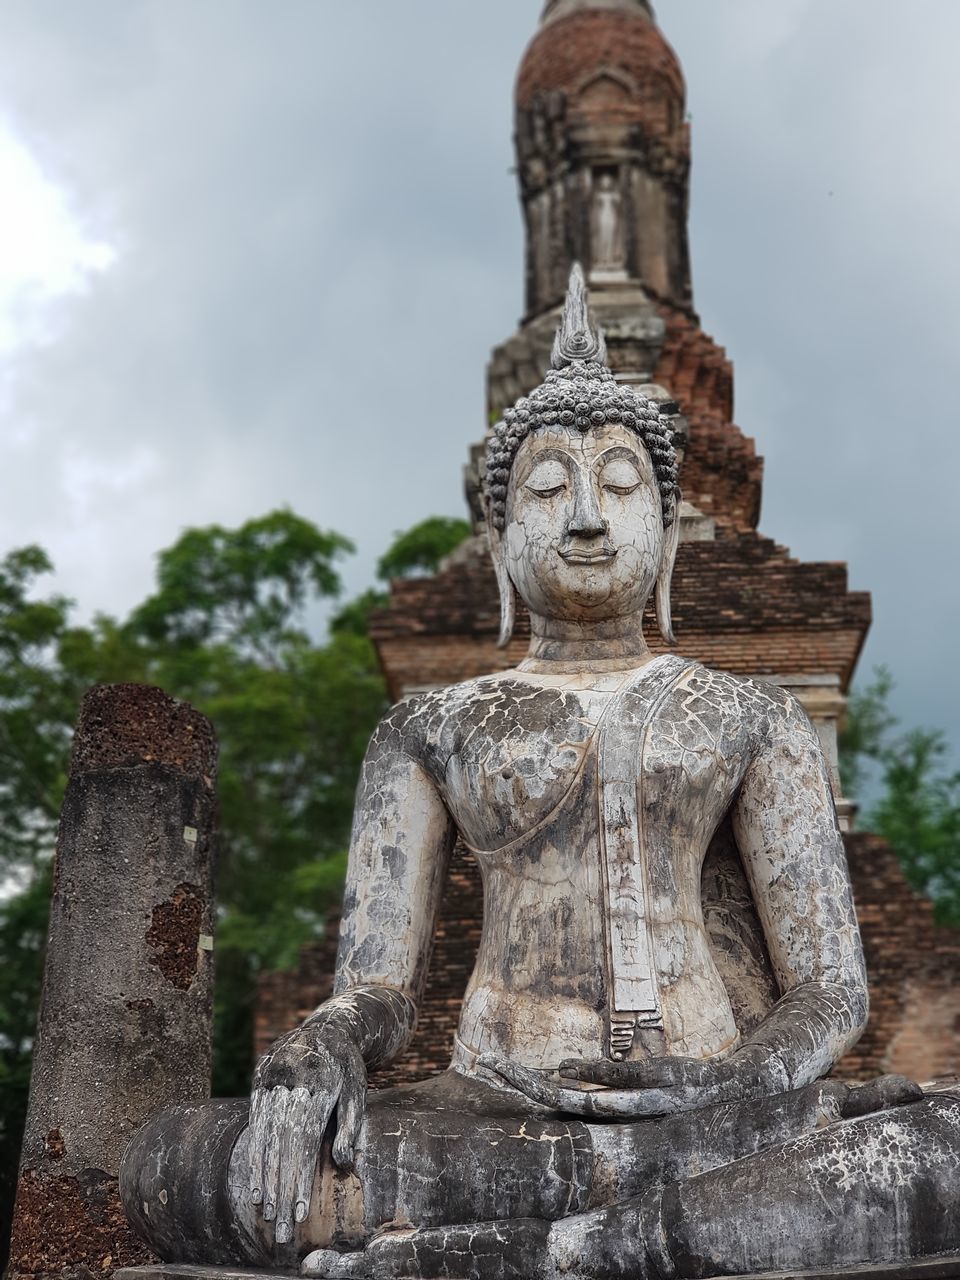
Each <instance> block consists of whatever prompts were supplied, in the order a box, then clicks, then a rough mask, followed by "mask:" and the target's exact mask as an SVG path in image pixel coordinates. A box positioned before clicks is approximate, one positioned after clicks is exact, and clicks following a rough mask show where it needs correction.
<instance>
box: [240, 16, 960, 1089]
mask: <svg viewBox="0 0 960 1280" xmlns="http://www.w3.org/2000/svg"><path fill="white" fill-rule="evenodd" d="M515 140H516V150H517V171H518V175H519V184H520V198H521V204H522V209H523V215H524V221H525V226H526V315H525V318H524V319H523V321H522V322H521V325H520V327H519V329H518V331H517V332H516V333H515V334H514V335H513V336H512V337H510V338H508V339H507V341H506V342H504V343H502V344H501V345H500V346H499V347H497V348H496V349H495V351H494V352H493V356H492V359H491V361H490V365H489V369H488V382H487V394H488V405H487V409H488V419H487V420H488V421H492V420H493V419H494V418H496V417H499V415H500V413H501V412H502V410H503V409H504V408H506V407H507V406H508V405H510V404H512V403H513V402H514V401H515V400H517V399H518V398H519V397H520V396H522V395H524V394H526V393H528V392H529V391H531V390H532V389H533V388H534V387H535V386H537V385H538V384H539V383H540V382H541V380H542V377H543V373H544V371H545V369H546V368H547V367H548V365H549V354H550V347H551V344H552V341H553V335H554V332H555V330H556V328H557V324H558V322H559V316H560V309H561V304H562V300H563V296H564V291H565V288H566V282H567V278H568V275H569V270H570V265H571V263H572V262H574V261H579V262H581V263H582V264H583V265H584V268H585V269H586V271H587V273H588V278H589V282H590V301H591V307H592V311H593V313H594V316H595V319H596V320H597V322H598V323H599V324H600V325H601V326H602V327H603V329H604V330H605V333H606V337H607V343H608V348H609V353H610V366H611V368H612V369H613V371H614V373H615V374H616V375H617V377H618V379H619V380H621V381H623V382H625V383H629V384H633V385H636V386H638V387H642V388H643V389H644V392H645V394H647V395H652V396H655V397H656V398H658V399H659V400H661V401H662V402H664V410H665V411H666V412H670V413H672V414H673V415H674V423H675V427H676V429H677V432H678V436H679V438H680V439H681V440H682V441H683V442H685V447H684V460H683V465H682V468H681V486H682V489H683V494H684V499H685V503H684V508H683V523H682V535H681V536H682V545H681V547H680V551H679V554H678V560H677V569H676V573H675V576H674V587H673V617H674V625H675V629H676V633H677V641H678V642H677V646H676V649H677V650H678V651H679V652H680V653H682V654H684V655H686V656H689V657H691V658H695V659H697V660H698V661H700V662H702V663H704V664H706V665H707V666H712V667H717V668H720V669H724V670H727V671H731V672H735V673H737V674H741V675H748V676H757V677H759V678H761V679H763V680H767V681H771V682H773V683H776V684H779V685H783V686H785V687H788V688H789V689H791V691H792V692H793V693H795V694H796V695H797V696H798V697H799V698H800V699H801V701H802V702H803V703H804V705H805V706H806V708H807V710H808V712H809V714H810V716H811V718H812V719H813V721H814V723H815V724H816V726H817V728H818V730H819V732H820V735H821V737H822V740H823V745H824V748H825V752H826V755H827V759H828V760H829V761H830V762H831V765H832V767H833V772H834V782H835V789H836V793H837V802H838V810H839V812H840V816H841V822H842V824H843V825H844V827H845V828H849V827H850V825H851V821H852V812H853V810H852V806H851V805H850V804H849V802H848V801H847V800H846V799H845V798H844V797H843V796H842V795H841V793H840V781H839V774H838V773H837V770H836V762H837V731H838V725H839V724H840V723H841V722H842V717H843V714H844V709H845V706H846V695H847V691H848V689H849V685H850V681H851V679H852V677H853V673H854V670H855V667H856V664H857V660H858V658H859V655H860V652H861V650H862V647H863V643H864V640H865V637H866V633H867V629H868V627H869V624H870V598H869V596H868V595H867V594H865V593H863V592H851V591H850V590H849V589H848V585H847V572H846V566H845V565H844V564H842V563H839V562H831V563H820V564H804V563H801V562H799V561H797V560H795V559H793V558H792V557H791V556H790V553H789V551H788V550H787V549H786V548H784V547H782V546H780V545H778V544H777V543H776V542H774V541H772V540H771V539H770V538H767V537H764V536H762V535H761V534H760V533H759V532H758V529H757V526H758V522H759V518H760V505H761V489H762V480H763V460H762V459H761V458H760V457H758V455H757V453H756V449H755V446H754V442H753V440H751V439H750V438H748V437H747V436H745V435H744V434H743V432H742V431H741V430H740V428H739V427H737V426H736V425H734V423H733V420H732V416H733V369H732V366H731V363H730V361H729V360H728V358H727V356H726V353H725V352H724V350H723V348H722V347H720V346H718V345H717V343H716V342H715V341H714V340H713V339H712V338H711V337H709V336H708V335H707V334H706V333H704V331H703V329H702V328H701V325H700V321H699V318H698V316H697V313H696V311H695V309H694V306H693V290H692V285H691V277H690V256H689V248H688V237H687V214H688V206H689V181H690V129H689V125H688V123H687V118H686V107H685V87H684V80H683V74H682V70H681V67H680V63H679V61H678V59H677V56H676V54H675V53H674V51H673V49H672V48H671V47H670V45H669V44H668V43H667V41H666V39H665V38H664V36H663V34H662V33H661V31H660V30H659V28H658V26H657V25H656V21H655V18H654V15H653V11H652V8H651V6H650V5H649V4H648V3H646V2H645V0H550V2H549V3H548V4H547V5H546V7H545V10H544V13H543V16H542V18H541V21H540V27H539V30H538V32H537V33H536V35H535V37H534V39H533V41H532V42H531V44H530V45H529V47H528V49H527V51H526V53H525V55H524V57H523V61H522V63H521V66H520V71H519V75H518V79H517V88H516V135H515ZM482 447H483V446H482V442H481V443H478V444H476V445H475V446H474V448H473V450H472V453H471V460H470V463H469V464H468V466H467V472H466V491H467V500H468V503H469V506H470V509H471V512H472V516H473V519H474V524H475V530H476V532H475V536H474V537H473V538H472V539H470V540H469V541H468V542H467V543H465V544H464V545H463V546H462V547H461V548H460V549H458V551H457V552H455V553H454V555H453V556H452V557H450V559H449V561H448V562H447V563H446V565H445V566H444V567H443V568H442V569H441V571H440V572H439V573H438V574H437V575H436V576H433V577H427V578H417V579H411V580H406V581H400V582H396V583H394V584H393V588H392V591H391V598H390V604H389V606H388V607H387V608H386V609H385V610H383V611H382V612H381V613H379V614H377V615H375V617H374V621H373V626H372V637H373V639H374V641H375V643H376V646H377V649H378V651H379V655H380V659H381V662H382V664H383V669H384V672H385V674H386V677H387V681H388V684H389V688H390V692H391V695H392V696H393V697H394V698H401V697H404V696H408V695H409V694H411V693H414V692H417V691H419V690H424V689H429V688H435V687H437V686H441V685H446V684H450V683H454V682H456V681H461V680H467V679H471V678H473V677H475V676H480V675H484V674H487V673H489V672H492V671H495V670H498V669H503V668H506V667H510V666H513V665H515V664H516V663H517V662H518V661H519V660H520V659H521V658H522V657H523V656H524V654H525V651H526V647H527V643H528V638H529V630H528V627H527V626H526V622H525V619H524V618H522V617H521V618H520V619H519V622H518V626H517V628H516V632H515V636H514V639H513V641H512V642H511V644H510V646H509V648H508V649H506V650H501V649H498V648H497V647H496V642H497V634H498V626H499V606H498V598H497V588H496V583H495V580H494V574H493V568H492V565H491V563H490V559H489V554H488V552H487V547H486V540H485V535H484V532H483V522H482V515H481V511H480V508H479V501H478V487H479V486H478V459H479V456H480V453H481V450H482ZM651 621H652V620H651ZM648 637H649V639H650V643H651V647H652V648H653V649H654V650H655V651H658V650H659V648H660V647H661V642H660V640H659V636H658V634H657V630H656V627H655V626H654V625H651V626H650V627H649V628H648ZM847 846H848V855H849V858H850V864H851V871H852V875H853V880H854V886H855V890H856V893H857V903H858V911H859V914H860V920H861V926H862V929H863V933H864V942H865V946H866V950H867V960H868V964H869V966H870V974H871V994H872V1005H873V1013H872V1018H871V1023H870V1027H869V1029H868V1031H867V1034H866V1036H865V1037H864V1039H863V1040H862V1042H861V1044H860V1045H859V1046H858V1048H857V1050H856V1051H855V1052H854V1053H853V1054H852V1055H850V1057H849V1058H848V1059H846V1060H845V1061H844V1063H843V1064H841V1068H840V1074H844V1075H848V1076H861V1077H862V1076H866V1075H869V1074H879V1073H881V1072H883V1071H894V1070H895V1071H902V1072H903V1073H905V1074H908V1075H913V1076H914V1077H917V1078H922V1079H931V1078H934V1077H938V1076H946V1075H950V1074H953V1073H956V1072H957V1071H958V1069H960V1033H958V1027H960V993H958V988H957V985H956V976H957V972H958V966H960V935H957V934H954V933H952V932H948V931H946V930H941V929H937V928H936V927H935V926H934V923H933V912H932V907H931V906H930V904H929V903H927V902H925V901H923V900H921V899H919V898H918V897H917V896H916V895H915V894H913V893H912V892H911V890H910V889H909V888H908V886H907V884H906V882H905V880H904V879H903V876H902V874H901V872H900V870H899V868H898V865H897V862H896V858H895V857H894V855H893V853H892V851H891V850H890V849H889V848H888V847H886V846H885V845H884V844H883V843H882V842H881V841H878V840H877V839H875V838H874V837H871V836H867V835H862V834H848V836H847ZM481 910H482V894H481V888H480V883H479V875H478V872H477V869H476V866H475V864H474V863H473V861H472V859H470V858H469V857H468V855H467V854H466V853H465V851H463V850H462V849H459V850H458V851H457V853H456V854H455V856H454V861H453V865H452V868H451V873H450V881H449V885H448V892H447V894H446V898H445V902H444V907H443V912H442V918H441V920H440V923H439V927H438V934H437V943H436V948H435V954H434V960H433V966H432V970H431V978H430V983H429V990H428V995H427V1001H426V1007H425V1008H424V1010H423V1014H422V1018H421V1024H420V1029H419V1031H418V1033H417V1037H416V1040H415V1042H414V1044H413V1046H412V1047H411V1049H410V1051H409V1052H408V1053H407V1054H406V1055H405V1057H404V1058H403V1059H402V1060H401V1061H400V1062H398V1063H396V1064H395V1065H394V1067H393V1068H392V1069H391V1070H390V1071H389V1072H385V1073H381V1076H380V1077H378V1078H375V1079H374V1080H373V1081H372V1083H373V1084H374V1085H376V1084H387V1083H396V1082H401V1081H408V1080H414V1079H418V1078H422V1077H423V1076H424V1075H426V1074H430V1073H432V1072H435V1071H438V1070H442V1069H443V1068H444V1067H445V1066H446V1065H447V1063H448V1061H449V1055H450V1046H451V1043H452V1038H453V1031H454V1028H455V1026H456V1022H457V1017H458V1013H459V1005H460V999H461V996H462V993H463V990H464V988H465V986H466V981H467V978H468V976H469V974H470V971H471V969H472V965H473V957H474V954H475V950H476V945H477V941H478V939H479V933H480V925H481ZM333 933H335V931H334V930H331V934H333ZM334 954H335V941H334V938H333V936H331V938H330V939H329V940H328V941H327V942H325V943H319V944H315V945H313V946H311V947H308V948H307V949H306V950H305V951H304V954H303V956H302V958H301V964H300V968H299V970H298V971H296V972H294V973H290V974H276V975H269V976H268V977H267V978H265V979H264V981H263V983H262V986H261V991H260V1000H259V1008H258V1025H257V1042H258V1051H260V1050H262V1049H264V1048H265V1047H266V1045H267V1043H269V1041H270V1040H271V1039H272V1038H273V1037H274V1036H276V1035H278V1034H280V1033H281V1032H283V1031H285V1030H287V1029H288V1028H289V1027H290V1026H292V1025H293V1024H294V1023H295V1022H296V1021H297V1019H298V1018H299V1017H302V1016H305V1015H306V1014H307V1013H308V1012H309V1011H310V1010H312V1008H313V1007H314V1006H315V1004H316V1003H318V1002H319V1000H320V999H322V998H325V997H326V995H328V994H329V991H330V985H331V981H332V966H333V957H334Z"/></svg>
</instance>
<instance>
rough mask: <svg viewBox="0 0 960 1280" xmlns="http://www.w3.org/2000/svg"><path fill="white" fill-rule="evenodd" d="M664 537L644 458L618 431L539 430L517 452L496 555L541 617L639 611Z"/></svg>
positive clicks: (611, 427) (601, 616)
mask: <svg viewBox="0 0 960 1280" xmlns="http://www.w3.org/2000/svg"><path fill="white" fill-rule="evenodd" d="M663 546H664V533H663V516H662V507H661V498H660V491H659V489H658V488H657V483H656V480H655V479H654V474H653V465H652V463H651V461H650V456H649V454H648V453H647V451H646V449H645V448H644V447H643V445H642V443H641V442H640V440H639V439H638V438H637V436H636V435H635V434H634V433H633V432H632V431H630V430H628V429H627V428H626V427H622V426H619V425H618V424H608V425H606V426H603V427H599V428H597V429H596V430H591V431H588V432H587V433H586V434H581V433H580V432H579V431H573V432H570V431H566V430H564V429H563V428H559V427H558V428H551V429H546V430H540V431H537V432H535V433H534V434H533V435H531V436H529V437H528V438H527V439H526V440H525V441H524V442H523V444H522V445H521V446H520V449H519V450H518V452H517V456H516V459H515V460H514V464H513V467H512V469H511V473H510V483H509V487H508V490H507V503H506V528H505V529H504V533H503V550H504V554H505V557H506V566H507V570H508V572H509V574H510V577H511V579H512V580H513V584H514V586H515V587H516V588H517V591H518V592H519V594H520V596H521V598H522V599H523V601H524V603H525V604H526V605H527V608H528V609H530V610H531V612H533V613H536V614H539V615H540V616H541V617H547V618H558V619H564V620H570V621H581V622H585V623H589V622H591V621H593V622H602V621H607V620H608V619H611V618H616V617H622V616H626V615H628V614H633V613H637V612H638V611H640V610H642V609H643V607H644V605H645V604H646V602H647V600H648V599H649V597H650V593H651V591H652V590H653V586H654V583H655V582H656V578H657V574H658V572H659V570H660V562H661V558H662V555H663Z"/></svg>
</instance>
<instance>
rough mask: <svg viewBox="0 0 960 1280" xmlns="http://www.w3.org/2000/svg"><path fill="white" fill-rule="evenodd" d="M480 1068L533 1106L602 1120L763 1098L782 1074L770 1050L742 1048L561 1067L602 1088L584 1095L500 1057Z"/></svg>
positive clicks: (564, 1074)
mask: <svg viewBox="0 0 960 1280" xmlns="http://www.w3.org/2000/svg"><path fill="white" fill-rule="evenodd" d="M481 1064H482V1065H483V1066H484V1067H486V1068H487V1069H488V1070H491V1071H495V1072H496V1073H497V1075H499V1076H502V1077H503V1079H504V1080H506V1081H507V1082H508V1083H509V1084H511V1085H513V1087H514V1088H515V1089H519V1090H520V1092H521V1093H524V1094H526V1096H527V1097H528V1098H531V1099H532V1100H533V1101H534V1102H539V1103H542V1104H543V1106H545V1107H551V1108H553V1109H554V1110H555V1111H564V1112H567V1113H568V1114H570V1115H579V1116H596V1117H598V1118H600V1119H611V1120H625V1119H640V1118H643V1117H644V1116H662V1115H670V1114H672V1113H674V1112H677V1111H692V1110H695V1109H696V1108H698V1107H709V1106H712V1105H714V1104H715V1103H719V1102H733V1101H737V1100H746V1099H749V1098H762V1097H766V1096H768V1095H769V1094H774V1093H780V1092H782V1091H783V1087H784V1086H783V1083H782V1069H779V1064H778V1063H777V1062H776V1060H775V1058H772V1057H771V1055H770V1054H769V1052H768V1051H766V1050H762V1049H760V1050H758V1049H757V1048H755V1047H751V1048H749V1049H742V1050H740V1051H739V1052H738V1053H735V1054H733V1055H732V1056H731V1057H729V1058H724V1059H721V1060H717V1059H710V1058H706V1059H698V1058H654V1059H652V1060H651V1059H648V1060H647V1061H645V1062H609V1061H605V1060H604V1061H599V1062H581V1061H577V1060H569V1061H566V1062H562V1063H561V1064H560V1076H561V1078H564V1079H567V1080H576V1081H581V1082H583V1083H585V1084H595V1085H603V1086H606V1087H605V1088H604V1089H603V1090H602V1091H597V1092H588V1091H585V1090H581V1089H574V1088H564V1087H563V1086H562V1085H559V1084H555V1083H554V1082H553V1081H551V1080H550V1079H548V1078H547V1077H546V1076H545V1075H544V1074H543V1073H542V1072H539V1071H532V1070H530V1069H529V1068H527V1067H521V1066H518V1065H517V1064H516V1063H513V1062H508V1061H507V1060H506V1059H504V1058H494V1057H490V1056H486V1057H484V1058H482V1059H481Z"/></svg>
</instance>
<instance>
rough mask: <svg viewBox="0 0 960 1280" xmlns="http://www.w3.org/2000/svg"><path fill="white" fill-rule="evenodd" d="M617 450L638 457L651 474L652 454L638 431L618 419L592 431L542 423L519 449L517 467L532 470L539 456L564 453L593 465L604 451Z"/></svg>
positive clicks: (637, 462)
mask: <svg viewBox="0 0 960 1280" xmlns="http://www.w3.org/2000/svg"><path fill="white" fill-rule="evenodd" d="M611 450H615V451H616V453H617V454H618V455H619V456H621V457H622V456H626V455H630V456H631V457H632V458H634V459H635V460H636V464H637V466H638V467H639V469H640V471H641V474H643V475H648V474H650V475H652V466H651V462H650V455H649V454H648V453H647V451H646V449H645V448H644V445H643V441H642V440H641V439H640V437H639V436H638V435H637V433H636V432H635V431H631V430H630V428H629V427H624V426H622V425H621V424H620V423H619V422H607V423H604V425H603V426H600V427H592V428H591V429H590V430H589V431H578V430H577V429H576V428H575V427H574V428H572V429H569V430H568V429H567V428H566V427H540V428H538V429H537V430H536V431H532V432H531V433H530V435H529V436H527V438H526V439H525V440H524V442H523V444H521V446H520V448H519V450H518V451H517V457H516V461H515V463H514V470H515V471H519V470H524V471H526V470H529V468H530V467H531V466H534V465H535V464H536V462H537V459H538V458H540V457H543V456H545V455H546V456H550V455H554V456H556V455H558V454H559V455H565V456H567V457H569V459H570V460H571V461H572V462H574V463H576V464H577V465H579V466H583V467H592V466H594V465H595V463H597V462H598V461H599V460H600V459H601V458H602V457H603V456H604V455H605V454H608V453H610V452H611Z"/></svg>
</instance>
